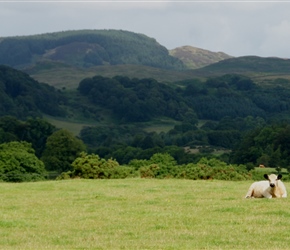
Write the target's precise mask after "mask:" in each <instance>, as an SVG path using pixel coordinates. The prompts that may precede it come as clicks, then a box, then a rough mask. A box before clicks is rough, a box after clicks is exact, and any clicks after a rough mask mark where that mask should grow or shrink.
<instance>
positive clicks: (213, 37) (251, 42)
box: [0, 0, 290, 58]
mask: <svg viewBox="0 0 290 250" xmlns="http://www.w3.org/2000/svg"><path fill="white" fill-rule="evenodd" d="M289 4H290V3H277V2H256V1H253V2H244V3H243V2H230V3H225V2H224V1H216V2H213V1H210V2H209V1H205V2H200V1H198V2H194V1H193V2H185V1H180V2H178V1H141V0H138V1H132V2H129V1H123V2H121V1H107V2H104V1H98V2H92V1H82V2H81V1H78V2H73V1H71V2H63V1H58V2H57V1H56V2H47V1H39V2H37V3H35V2H34V3H31V2H28V1H27V2H24V1H23V2H18V3H15V2H14V3H13V2H10V3H7V2H5V3H4V2H0V36H15V35H32V34H40V33H47V32H56V31H64V30H77V29H122V30H128V31H133V32H136V33H142V34H145V35H147V36H149V37H153V38H155V39H156V40H157V41H158V42H159V43H160V44H161V45H164V46H165V47H166V48H168V49H173V48H176V47H179V46H184V45H191V46H195V47H200V48H203V49H208V50H211V51H223V52H225V53H228V54H230V55H233V56H243V55H260V56H282V55H283V57H288V58H290V51H289V49H288V44H289V43H290V29H289V28H290V27H289V23H290V16H289V11H288V10H289V7H290V6H289Z"/></svg>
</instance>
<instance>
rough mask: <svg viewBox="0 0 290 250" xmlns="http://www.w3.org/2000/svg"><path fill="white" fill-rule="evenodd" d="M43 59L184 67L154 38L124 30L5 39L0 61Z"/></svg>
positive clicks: (83, 64)
mask: <svg viewBox="0 0 290 250" xmlns="http://www.w3.org/2000/svg"><path fill="white" fill-rule="evenodd" d="M41 61H57V62H63V63H65V64H69V65H74V66H78V67H85V68H86V67H91V66H96V65H117V64H137V65H147V66H152V67H157V68H165V69H184V65H183V63H182V62H181V61H180V60H178V59H177V58H175V57H172V56H170V55H169V52H168V50H167V49H166V48H165V47H164V46H162V45H160V44H159V43H157V41H156V40H155V39H153V38H149V37H147V36H145V35H142V34H136V33H133V32H129V31H122V30H81V31H64V32H56V33H48V34H42V35H35V36H22V37H8V38H2V39H1V42H0V64H5V65H9V66H13V67H17V68H22V69H23V68H25V67H27V66H31V65H34V64H37V63H38V62H41Z"/></svg>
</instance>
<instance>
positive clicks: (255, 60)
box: [195, 56, 290, 75]
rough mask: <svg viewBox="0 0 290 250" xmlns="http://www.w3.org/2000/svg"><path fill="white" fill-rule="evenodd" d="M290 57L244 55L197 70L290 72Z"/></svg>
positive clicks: (242, 72) (229, 72) (226, 72)
mask: <svg viewBox="0 0 290 250" xmlns="http://www.w3.org/2000/svg"><path fill="white" fill-rule="evenodd" d="M289 69H290V59H282V58H277V57H258V56H242V57H236V58H230V59H227V60H223V61H220V62H217V63H213V64H211V65H208V66H205V67H203V68H202V69H198V70H196V71H195V72H199V73H203V74H204V73H206V72H208V73H209V72H210V73H211V74H231V73H238V74H248V73H271V74H277V75H278V74H289Z"/></svg>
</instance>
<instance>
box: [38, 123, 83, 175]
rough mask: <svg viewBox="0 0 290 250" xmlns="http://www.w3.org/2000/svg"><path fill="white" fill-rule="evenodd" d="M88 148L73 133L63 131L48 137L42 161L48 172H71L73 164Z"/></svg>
mask: <svg viewBox="0 0 290 250" xmlns="http://www.w3.org/2000/svg"><path fill="white" fill-rule="evenodd" d="M85 150H86V147H85V145H84V143H83V141H81V140H80V139H78V138H76V137H75V136H74V135H73V134H72V133H71V132H69V131H67V130H65V129H61V130H58V131H56V132H54V133H53V134H52V135H51V136H49V137H48V139H47V142H46V145H45V149H44V152H43V157H42V160H43V162H44V163H45V166H46V168H47V170H54V171H58V172H63V171H68V170H71V163H72V162H73V161H74V160H75V159H76V158H77V157H78V155H79V153H81V152H82V151H85Z"/></svg>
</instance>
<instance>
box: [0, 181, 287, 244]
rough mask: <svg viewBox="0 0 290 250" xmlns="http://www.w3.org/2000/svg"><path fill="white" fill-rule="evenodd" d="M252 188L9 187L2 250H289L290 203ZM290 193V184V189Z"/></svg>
mask: <svg viewBox="0 0 290 250" xmlns="http://www.w3.org/2000/svg"><path fill="white" fill-rule="evenodd" d="M249 185H250V182H246V181H245V182H229V181H189V180H154V179H150V180H148V179H125V180H80V179H78V180H69V181H46V182H37V183H20V184H15V183H14V184H11V183H1V184H0V196H1V201H2V202H1V205H0V206H1V214H0V245H1V249H263V248H265V249H289V245H290V235H289V233H288V231H289V227H290V226H289V225H290V212H289V205H290V200H289V199H272V200H268V199H244V198H243V197H244V195H245V193H246V192H247V189H248V187H249ZM285 185H286V187H288V189H289V186H290V183H285Z"/></svg>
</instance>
